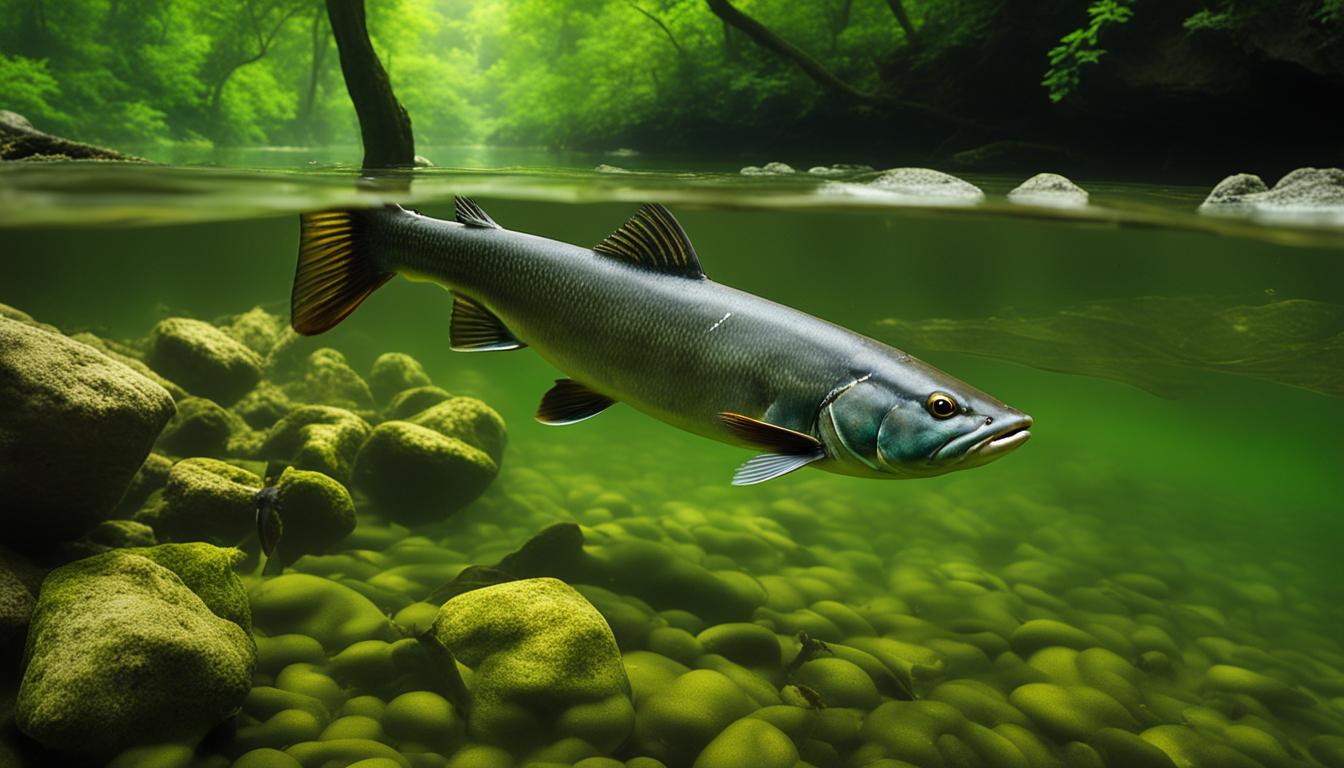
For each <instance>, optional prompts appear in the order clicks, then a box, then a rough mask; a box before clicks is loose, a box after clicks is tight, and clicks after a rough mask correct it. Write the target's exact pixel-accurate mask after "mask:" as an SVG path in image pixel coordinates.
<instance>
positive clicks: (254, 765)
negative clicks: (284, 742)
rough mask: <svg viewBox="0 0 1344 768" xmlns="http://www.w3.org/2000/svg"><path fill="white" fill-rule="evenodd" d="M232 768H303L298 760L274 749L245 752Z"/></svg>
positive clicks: (264, 748)
mask: <svg viewBox="0 0 1344 768" xmlns="http://www.w3.org/2000/svg"><path fill="white" fill-rule="evenodd" d="M230 768H303V766H302V765H301V764H300V763H299V761H298V760H295V759H294V758H292V757H290V756H289V755H287V754H285V753H284V752H281V751H280V750H278V749H274V748H272V747H261V748H260V749H254V750H251V751H249V752H244V753H243V754H242V755H241V756H240V757H239V758H238V759H237V760H234V761H233V765H232V766H230Z"/></svg>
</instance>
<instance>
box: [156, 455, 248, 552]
mask: <svg viewBox="0 0 1344 768" xmlns="http://www.w3.org/2000/svg"><path fill="white" fill-rule="evenodd" d="M264 484H265V483H264V481H263V480H262V479H261V478H260V477H258V476H256V475H255V474H253V473H251V472H249V471H247V470H246V469H243V468H242V467H236V466H234V465H232V464H229V463H226V462H223V461H219V460H218V459H185V460H183V461H179V462H178V463H176V464H174V465H173V468H172V470H171V471H169V473H168V483H167V484H166V485H164V487H163V505H162V506H161V507H160V508H159V509H158V513H157V514H156V515H155V516H154V517H153V519H150V520H146V521H145V522H148V523H149V524H150V525H151V526H153V528H154V532H155V534H157V535H158V537H159V538H160V539H162V540H166V541H209V542H214V543H216V544H237V543H238V542H239V541H241V540H243V539H244V538H245V537H247V536H248V535H249V534H251V533H252V532H253V531H255V530H256V502H255V500H254V499H255V497H256V494H257V491H259V490H261V488H262V486H263V485H264Z"/></svg>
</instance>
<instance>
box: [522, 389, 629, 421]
mask: <svg viewBox="0 0 1344 768" xmlns="http://www.w3.org/2000/svg"><path fill="white" fill-rule="evenodd" d="M615 402H616V401H615V400H613V399H611V398H610V397H607V396H606V395H604V394H602V393H600V392H594V391H593V390H591V389H589V388H587V387H585V386H584V385H582V384H580V383H579V382H577V381H574V380H573V379H556V380H555V386H554V387H551V388H550V389H549V390H547V392H546V394H545V395H542V397H541V405H539V406H537V421H540V422H541V423H542V424H549V425H551V426H557V427H558V426H563V425H566V424H576V423H578V422H580V421H583V420H584V419H590V418H592V417H594V416H596V415H597V414H599V413H601V412H603V411H605V410H606V409H608V408H610V407H611V406H612V404H613V403H615Z"/></svg>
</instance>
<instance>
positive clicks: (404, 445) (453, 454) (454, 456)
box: [354, 421, 499, 523]
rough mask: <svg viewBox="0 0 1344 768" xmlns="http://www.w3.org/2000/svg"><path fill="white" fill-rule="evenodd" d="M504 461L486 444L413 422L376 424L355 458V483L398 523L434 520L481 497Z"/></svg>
mask: <svg viewBox="0 0 1344 768" xmlns="http://www.w3.org/2000/svg"><path fill="white" fill-rule="evenodd" d="M498 471H499V466H498V464H496V463H495V461H494V460H493V459H492V458H490V456H489V455H488V454H486V453H485V452H483V451H482V450H481V449H479V448H476V447H474V446H472V445H469V444H468V443H466V442H463V441H462V440H459V439H457V438H454V437H448V436H446V435H443V434H441V433H439V432H437V431H435V430H434V429H431V428H429V427H425V426H421V425H419V424H413V423H411V422H408V421H385V422H383V423H382V424H379V425H378V426H377V427H375V428H374V430H373V432H372V433H371V434H370V435H369V439H368V440H367V441H365V443H364V446H363V447H362V448H360V450H359V455H358V456H357V457H356V459H355V471H354V482H355V485H356V487H358V488H359V489H360V490H362V491H363V492H364V493H365V494H367V495H368V497H369V499H370V500H371V501H373V502H374V503H375V504H377V505H378V508H379V510H380V511H381V512H383V513H384V514H386V515H387V516H388V517H389V518H391V519H392V520H395V521H397V522H406V523H416V522H420V523H423V522H434V521H438V520H441V519H443V518H444V517H446V516H448V515H450V514H452V513H454V512H456V511H458V510H459V509H461V508H462V507H464V506H466V505H467V504H469V503H471V502H472V501H474V500H475V499H476V497H478V496H480V495H481V493H482V492H483V491H485V489H486V487H487V486H488V485H490V483H491V481H493V480H494V479H495V474H496V473H498Z"/></svg>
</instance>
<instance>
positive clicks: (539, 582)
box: [429, 579, 634, 752]
mask: <svg viewBox="0 0 1344 768" xmlns="http://www.w3.org/2000/svg"><path fill="white" fill-rule="evenodd" d="M429 632H430V634H431V635H432V636H433V637H434V639H435V640H437V641H438V642H439V643H441V644H442V645H443V646H444V647H446V648H447V649H448V650H450V651H452V653H453V655H454V656H455V657H456V658H457V660H458V661H459V662H461V663H462V664H464V665H465V666H467V667H470V668H471V669H472V670H473V672H474V674H473V676H472V683H471V685H470V688H471V710H470V715H469V719H468V727H469V729H470V732H471V735H472V736H473V737H474V738H476V739H479V740H481V741H485V742H489V743H494V744H499V745H505V746H509V747H510V748H513V749H526V748H528V747H530V746H535V742H542V743H547V742H552V741H555V740H558V739H564V738H574V737H577V738H580V739H583V740H584V741H587V742H588V743H589V744H592V745H593V746H595V747H597V749H598V750H600V751H602V752H610V751H612V750H614V749H615V748H616V747H618V746H620V745H621V743H623V742H624V741H625V739H626V738H627V737H628V736H629V734H630V731H631V729H632V728H633V726H634V707H633V705H632V704H631V701H630V682H629V680H628V679H627V678H626V675H625V667H624V666H623V665H622V663H621V656H620V652H619V650H618V649H617V647H616V638H615V637H614V636H613V635H612V633H611V629H610V627H608V626H607V623H606V621H605V620H604V619H603V618H602V616H601V614H599V613H598V612H597V610H596V609H595V608H593V606H592V605H590V604H589V603H588V601H586V600H584V599H583V596H582V595H580V594H579V593H578V592H576V591H574V589H572V588H571V587H569V586H568V585H566V584H565V583H564V582H562V581H558V580H556V579H526V580H523V581H512V582H508V583H505V584H497V585H495V586H491V587H484V588H482V589H477V590H473V591H471V592H466V593H464V594H461V595H458V596H457V597H454V598H453V599H451V600H449V601H448V602H447V603H444V605H443V607H442V608H440V609H439V614H438V617H437V618H436V619H435V620H434V624H433V625H432V626H431V627H430V630H429ZM529 741H531V742H533V743H531V744H529V743H528V742H529Z"/></svg>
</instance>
